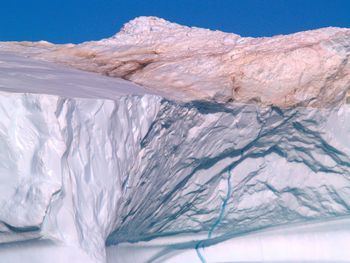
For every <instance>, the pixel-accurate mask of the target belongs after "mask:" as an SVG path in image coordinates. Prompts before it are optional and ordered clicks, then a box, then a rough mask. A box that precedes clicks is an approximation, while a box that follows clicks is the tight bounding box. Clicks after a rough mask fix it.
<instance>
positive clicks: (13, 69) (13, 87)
mask: <svg viewBox="0 0 350 263" xmlns="http://www.w3.org/2000/svg"><path fill="white" fill-rule="evenodd" d="M31 83H33V86H31V85H28V84H31ZM0 90H2V91H10V92H21V93H25V92H29V93H38V94H51V95H58V96H61V97H72V98H75V97H78V98H104V99H115V98H118V97H120V96H122V95H128V94H129V95H132V94H134V95H137V94H138V95H142V94H145V93H153V94H154V92H151V91H147V90H145V89H144V88H142V87H140V86H138V85H136V84H133V83H131V82H128V81H125V80H122V79H116V78H114V79H113V78H108V77H105V76H99V75H96V74H91V73H88V72H84V71H80V70H74V69H72V68H67V67H64V66H61V65H57V64H54V63H50V62H43V61H38V60H34V59H31V58H29V57H28V56H27V55H26V54H21V53H18V52H14V51H6V50H5V51H1V49H0Z"/></svg>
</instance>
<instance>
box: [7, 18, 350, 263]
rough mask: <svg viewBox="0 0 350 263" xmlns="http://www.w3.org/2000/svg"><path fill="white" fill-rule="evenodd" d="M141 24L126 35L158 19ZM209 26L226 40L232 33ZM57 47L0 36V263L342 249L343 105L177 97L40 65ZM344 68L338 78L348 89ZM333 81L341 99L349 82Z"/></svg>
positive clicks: (270, 258) (195, 258) (280, 256)
mask: <svg viewBox="0 0 350 263" xmlns="http://www.w3.org/2000/svg"><path fill="white" fill-rule="evenodd" d="M144 19H146V18H144ZM140 21H143V20H142V19H141V20H137V21H134V22H132V23H131V24H129V25H128V26H126V27H125V28H124V29H123V31H122V33H121V35H123V34H126V35H124V37H131V36H129V34H131V33H132V32H134V33H137V34H139V33H140V32H141V33H142V32H145V31H147V30H148V31H149V30H150V28H152V30H151V31H152V32H153V30H154V32H162V30H163V29H162V27H159V26H157V23H160V22H159V21H158V20H155V21H153V22H152V20H147V19H146V21H144V22H143V23H144V25H143V26H142V27H139V26H138V25H139V23H140ZM133 23H134V24H133ZM135 23H136V24H135ZM154 23H156V26H154V25H153V24H154ZM164 23H165V22H161V23H160V24H161V25H164ZM165 24H166V23H165ZM168 26H169V28H170V29H169V30H170V31H171V30H180V31H181V32H182V30H184V28H183V27H181V26H177V25H173V24H170V25H168ZM157 30H158V31H157ZM159 30H160V31H159ZM186 30H187V31H186V32H187V33H189V34H190V35H191V33H193V34H194V35H195V36H196V37H203V38H205V37H207V36H208V35H211V34H212V33H211V32H210V31H206V30H204V31H203V30H199V29H198V30H199V31H197V30H194V31H192V29H189V28H187V29H186ZM344 32H345V33H344ZM346 32H347V31H346V30H345V29H344V30H340V29H339V30H338V29H325V30H321V31H316V32H311V33H310V32H309V33H308V34H311V36H314V35H315V34H316V35H317V34H320V35H321V37H320V38H327V37H329V36H330V35H331V36H334V35H333V34H336V35H339V36H341V37H340V39H343V37H344V35H343V34H345V35H346V34H347V33H346ZM141 33H140V34H141ZM142 34H143V33H142ZM215 34H216V35H217V36H218V37H222V38H223V39H226V42H225V43H228V44H230V45H231V44H232V43H235V40H236V39H238V38H239V37H238V36H236V35H233V36H231V37H227V36H226V35H225V34H224V33H221V32H217V33H215ZM121 35H117V36H115V37H113V38H112V39H110V40H105V41H106V42H107V43H109V41H112V42H113V41H114V40H115V39H117V40H118V39H119V38H120V37H121ZM180 35H181V34H180ZM185 35H186V34H185ZM225 36H226V38H225ZM297 36H298V35H297ZM304 36H305V35H304ZM294 37H295V36H294ZM113 39H114V40H113ZM223 39H220V40H217V41H216V42H215V41H214V40H213V41H214V43H221V42H222V41H224V40H223ZM312 39H313V38H312ZM277 40H280V38H277ZM345 40H346V39H345ZM345 40H344V41H345ZM118 41H119V40H118ZM157 41H158V40H157ZM172 41H173V40H172V39H167V40H166V41H165V43H172ZM237 41H238V40H237ZM245 41H248V40H245ZM249 41H253V40H249ZM260 41H262V40H259V41H258V42H260ZM271 41H272V40H271ZM339 41H340V40H339ZM141 42H142V41H141ZM321 42H322V41H321ZM340 42H341V41H340ZM345 42H346V41H345ZM322 43H323V44H325V42H322ZM323 44H322V45H323ZM333 44H334V43H333ZM333 44H332V45H331V46H332V48H333V47H334V46H337V47H343V46H344V45H343V44H344V43H343V42H341V44H335V45H333ZM86 45H91V43H88V44H86ZM203 45H204V44H203ZM317 45H318V44H317ZM53 46H54V45H51V44H48V43H44V42H40V43H37V44H35V45H33V44H28V43H27V44H24V43H22V44H21V45H20V44H18V43H2V44H0V243H1V244H0V263H14V262H25V263H47V262H53V263H63V262H89V263H90V262H91V263H105V262H108V263H112V262H113V263H128V262H130V263H137V262H139V263H143V262H167V263H170V262H242V261H244V262H264V261H265V262H303V261H307V262H320V261H322V262H332V261H333V262H340V261H344V262H346V261H349V260H350V255H349V253H348V250H347V249H346V244H347V243H348V241H349V240H350V232H349V219H348V217H349V215H350V180H349V178H350V122H349V121H347V119H348V118H349V116H350V107H349V105H348V104H346V103H344V100H341V99H340V100H336V101H334V100H333V99H332V103H328V102H330V101H328V100H327V98H328V97H327V96H326V97H324V98H325V100H323V102H326V101H327V103H325V104H322V103H321V104H317V105H316V104H313V105H311V104H310V105H304V106H309V107H301V105H299V106H297V105H294V106H293V107H278V106H276V105H265V104H261V103H255V102H254V101H251V103H246V101H244V100H243V101H241V102H244V103H239V102H238V101H233V102H232V101H230V102H229V103H220V102H218V101H217V100H212V99H208V100H193V98H192V99H191V98H190V99H185V100H181V99H179V97H177V99H176V100H173V99H172V98H173V96H172V94H168V95H169V96H167V94H164V92H165V91H164V90H162V91H160V92H159V90H158V89H154V90H155V91H153V90H152V89H151V87H150V86H149V87H148V88H143V87H141V86H139V85H137V84H135V83H132V82H129V81H126V80H121V79H118V78H111V77H106V76H102V75H100V74H97V73H88V72H84V71H80V70H77V69H73V68H70V67H68V66H65V65H62V64H60V65H58V64H55V63H52V62H49V61H45V59H44V60H43V58H41V60H38V56H37V54H38V53H41V54H44V53H45V52H44V51H43V50H44V49H45V48H46V49H49V51H50V52H51V51H52V47H53ZM67 47H69V45H68V46H67V45H65V46H64V47H63V49H65V48H67ZM72 47H74V46H72ZM109 47H110V45H109ZM95 48H97V49H99V48H100V46H98V45H97V46H95ZM202 48H204V47H203V46H200V48H199V49H198V50H200V49H202ZM332 50H333V49H332ZM65 52H66V50H65ZM108 52H111V51H110V50H108ZM142 52H143V51H142ZM332 52H333V51H332ZM337 52H338V51H337ZM339 52H340V53H341V52H345V51H344V50H340V51H339ZM346 52H347V51H346ZM73 53H74V52H73ZM117 53H118V52H117ZM46 54H48V53H46ZM61 54H64V56H65V58H66V59H68V58H69V59H72V57H69V56H68V55H67V53H64V52H63V53H61ZM341 54H343V53H341ZM83 55H84V54H83ZM129 55H130V54H129ZM143 55H144V54H143V53H142V56H143ZM174 56H175V54H174ZM85 58H86V57H85V55H84V56H83V57H82V58H81V60H79V59H78V60H79V61H78V60H75V59H77V58H75V59H72V61H74V62H77V61H78V62H82V63H83V62H84V63H86V60H85ZM46 60H47V57H46ZM109 62H110V61H109ZM68 64H69V63H68ZM71 64H75V63H71ZM107 64H108V63H107ZM209 65H210V64H209ZM343 66H344V68H343V71H342V73H341V74H340V75H338V77H339V76H343V78H336V80H337V81H338V80H340V79H342V80H344V82H341V83H342V84H344V85H345V84H346V83H347V82H346V81H347V77H348V76H347V75H346V74H345V73H344V72H346V71H345V70H347V67H348V66H347V64H343ZM101 67H103V65H101ZM207 67H209V66H207ZM166 68H167V67H165V68H163V69H166ZM147 70H148V69H147ZM173 70H174V71H173ZM186 70H187V69H186ZM173 72H175V73H174V74H178V73H179V72H181V71H179V72H177V71H176V70H175V69H174V68H172V70H171V72H168V73H169V74H170V75H171V74H172V73H173ZM343 73H344V74H345V75H342V74H343ZM154 74H155V73H154ZM180 75H181V74H180ZM149 80H150V81H151V80H152V81H161V80H159V79H158V80H157V78H156V75H153V76H152V77H151V78H150V79H149ZM203 80H204V79H203ZM136 82H137V81H136ZM159 83H160V82H159ZM178 83H179V82H178ZM332 83H333V82H332ZM339 83H340V82H339ZM339 83H338V84H339ZM168 84H169V83H167V82H164V83H163V85H164V86H166V85H168ZM328 84H329V83H328ZM333 84H334V83H333ZM333 84H331V85H330V86H332V87H335V86H333ZM338 84H337V85H338ZM181 85H182V84H181ZM339 85H340V84H339ZM337 87H341V89H340V90H338V91H339V92H340V93H341V94H340V93H339V94H340V95H341V96H343V97H342V98H344V96H345V93H344V92H345V91H346V89H347V88H348V87H347V86H341V85H340V86H337ZM166 88H169V89H173V88H174V87H166ZM335 90H337V89H335ZM180 91H181V90H180ZM333 91H334V90H333ZM174 92H179V90H176V91H174ZM165 93H166V92H165ZM339 94H338V95H339ZM340 95H339V96H340ZM184 96H187V95H186V93H184ZM284 106H286V105H284ZM310 106H312V107H310ZM326 106H327V107H326Z"/></svg>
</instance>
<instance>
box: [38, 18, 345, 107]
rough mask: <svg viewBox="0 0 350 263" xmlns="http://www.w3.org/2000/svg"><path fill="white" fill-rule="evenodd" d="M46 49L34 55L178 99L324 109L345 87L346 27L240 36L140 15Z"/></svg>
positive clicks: (334, 100)
mask: <svg viewBox="0 0 350 263" xmlns="http://www.w3.org/2000/svg"><path fill="white" fill-rule="evenodd" d="M47 48H48V52H44V53H43V52H41V53H40V57H43V58H44V59H50V60H53V61H58V62H61V63H66V64H69V65H72V66H74V67H77V68H79V69H83V70H88V71H93V72H99V73H102V74H105V75H108V76H113V77H120V78H124V79H128V80H131V81H133V82H135V83H138V84H141V85H143V86H145V87H148V88H149V89H151V90H153V91H154V90H157V91H159V92H162V93H163V95H165V96H167V97H170V98H175V99H179V100H187V101H189V100H193V99H210V100H215V101H219V102H226V101H234V102H241V103H251V102H254V103H259V104H263V105H275V106H279V107H289V106H313V107H323V106H331V105H334V104H337V103H338V102H341V101H344V100H345V99H344V97H345V94H346V92H347V91H348V90H349V87H350V62H349V55H350V29H341V28H324V29H319V30H313V31H307V32H301V33H296V34H292V35H287V36H275V37H270V38H244V37H240V36H238V35H235V34H228V33H223V32H219V31H215V32H214V31H210V30H206V29H199V28H190V27H185V26H180V25H177V24H174V23H170V22H167V21H165V20H163V19H159V18H155V17H151V18H149V17H140V18H137V19H135V20H133V21H131V22H129V23H128V24H126V25H125V26H124V27H123V28H122V30H121V31H120V32H119V33H118V34H116V35H115V36H113V37H111V38H108V39H104V40H101V41H95V42H87V43H83V44H79V45H63V46H47Z"/></svg>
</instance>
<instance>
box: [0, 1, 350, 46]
mask: <svg viewBox="0 0 350 263" xmlns="http://www.w3.org/2000/svg"><path fill="white" fill-rule="evenodd" d="M141 15H153V16H159V17H162V18H165V19H167V20H170V21H173V22H177V23H180V24H185V25H189V26H198V27H205V28H210V29H218V30H222V31H226V32H234V33H237V34H240V35H242V36H271V35H276V34H287V33H292V32H297V31H302V30H307V29H314V28H319V27H325V26H339V27H350V0H318V1H317V0H128V1H118V0H7V1H2V3H1V5H0V41H8V40H33V41H34V40H42V39H43V40H48V41H50V42H54V43H67V42H73V43H79V42H82V41H87V40H98V39H101V38H104V37H108V36H111V35H113V34H114V33H116V32H117V31H119V29H120V27H121V26H122V25H123V24H124V23H125V22H127V21H129V20H130V19H132V18H134V17H136V16H141Z"/></svg>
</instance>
